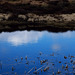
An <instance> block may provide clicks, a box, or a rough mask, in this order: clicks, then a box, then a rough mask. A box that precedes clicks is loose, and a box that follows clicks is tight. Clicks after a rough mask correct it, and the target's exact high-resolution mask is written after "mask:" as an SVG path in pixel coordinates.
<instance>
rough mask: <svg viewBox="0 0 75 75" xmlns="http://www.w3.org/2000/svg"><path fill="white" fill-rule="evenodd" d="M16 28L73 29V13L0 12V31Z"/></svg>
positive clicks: (74, 17) (74, 25) (74, 18)
mask: <svg viewBox="0 0 75 75" xmlns="http://www.w3.org/2000/svg"><path fill="white" fill-rule="evenodd" d="M16 30H39V31H42V30H48V31H52V32H64V31H68V30H75V13H72V14H45V15H42V14H40V15H37V14H34V13H28V14H25V15H22V14H18V15H15V16H14V14H11V13H9V14H3V13H0V32H2V31H16Z"/></svg>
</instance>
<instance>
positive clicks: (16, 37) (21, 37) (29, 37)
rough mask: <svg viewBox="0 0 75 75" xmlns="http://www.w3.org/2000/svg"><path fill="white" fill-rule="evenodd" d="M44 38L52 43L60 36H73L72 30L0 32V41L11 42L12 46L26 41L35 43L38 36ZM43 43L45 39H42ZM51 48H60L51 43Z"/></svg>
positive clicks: (26, 42) (74, 36) (60, 37)
mask: <svg viewBox="0 0 75 75" xmlns="http://www.w3.org/2000/svg"><path fill="white" fill-rule="evenodd" d="M45 37H47V38H46V40H49V41H51V40H53V41H54V43H57V41H58V40H60V39H62V38H64V39H65V38H69V39H71V38H75V35H74V32H71V31H68V32H65V33H52V32H47V31H42V32H39V31H30V32H28V31H16V32H12V33H7V32H5V33H4V32H2V33H1V34H0V41H4V42H8V43H11V44H12V45H14V46H18V45H22V44H28V43H37V42H38V40H39V39H40V38H45ZM42 41H43V43H45V40H42ZM52 48H53V49H60V47H59V45H53V46H52Z"/></svg>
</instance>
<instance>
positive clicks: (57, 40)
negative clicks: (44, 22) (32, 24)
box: [0, 31, 75, 75]
mask: <svg viewBox="0 0 75 75" xmlns="http://www.w3.org/2000/svg"><path fill="white" fill-rule="evenodd" d="M74 34H75V32H71V31H68V32H65V33H52V32H48V31H42V32H38V31H29V32H28V31H21V32H20V31H16V32H12V33H7V32H5V33H4V32H2V33H1V34H0V60H1V61H0V74H4V73H6V72H9V73H10V75H12V74H11V71H12V69H13V68H15V70H14V72H17V73H18V74H19V75H24V72H25V71H27V72H28V73H29V72H30V70H32V69H33V67H34V68H35V67H37V68H36V69H39V68H41V67H43V66H44V65H46V66H45V67H44V68H42V70H41V71H42V72H41V71H40V70H39V75H50V74H51V75H52V74H53V72H54V74H55V75H56V73H57V72H59V71H62V73H63V74H62V75H65V72H66V71H65V68H64V70H62V65H64V66H66V64H65V63H67V65H68V66H69V68H70V67H71V68H70V69H72V65H73V64H72V63H71V62H70V60H71V61H72V60H75V58H74V56H75V35H74ZM64 56H65V57H66V59H64ZM68 56H69V57H68ZM40 61H41V62H40ZM72 62H73V61H72ZM41 64H42V65H41ZM46 67H50V68H49V69H48V71H47V72H44V71H43V70H44V69H47V68H46ZM70 69H69V70H70ZM70 71H71V70H70ZM72 71H73V69H72ZM72 71H71V72H72ZM27 72H26V73H27ZM33 72H35V69H34V70H33V71H31V72H30V74H32V75H33ZM14 74H15V73H14Z"/></svg>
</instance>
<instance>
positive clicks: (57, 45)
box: [52, 44, 61, 51]
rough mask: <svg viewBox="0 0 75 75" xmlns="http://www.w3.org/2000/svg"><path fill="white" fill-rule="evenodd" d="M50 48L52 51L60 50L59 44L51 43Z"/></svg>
mask: <svg viewBox="0 0 75 75" xmlns="http://www.w3.org/2000/svg"><path fill="white" fill-rule="evenodd" d="M52 50H53V51H59V50H61V46H60V45H59V44H53V45H52Z"/></svg>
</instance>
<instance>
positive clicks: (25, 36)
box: [0, 31, 43, 46]
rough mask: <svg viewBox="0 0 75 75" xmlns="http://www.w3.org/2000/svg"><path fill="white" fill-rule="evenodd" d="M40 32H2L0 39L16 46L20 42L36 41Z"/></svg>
mask: <svg viewBox="0 0 75 75" xmlns="http://www.w3.org/2000/svg"><path fill="white" fill-rule="evenodd" d="M42 35H43V34H42V33H40V32H37V31H35V32H34V31H30V32H28V31H21V32H20V31H18V32H12V34H11V33H2V34H1V35H0V41H1V40H4V41H7V42H9V43H11V44H12V45H15V46H18V45H22V44H27V43H37V41H38V40H39V38H41V37H42Z"/></svg>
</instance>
